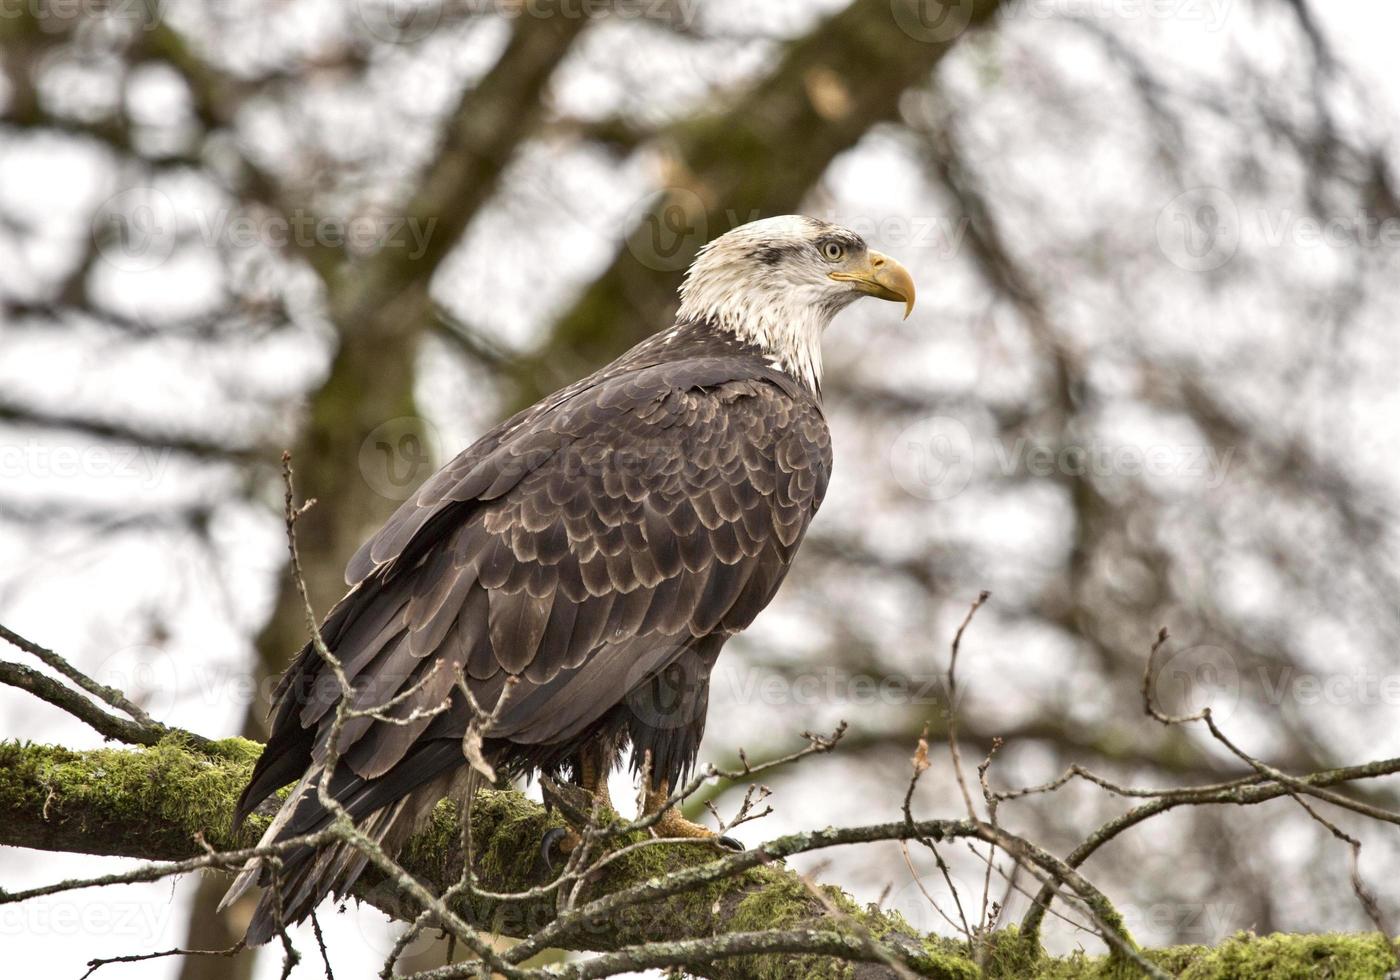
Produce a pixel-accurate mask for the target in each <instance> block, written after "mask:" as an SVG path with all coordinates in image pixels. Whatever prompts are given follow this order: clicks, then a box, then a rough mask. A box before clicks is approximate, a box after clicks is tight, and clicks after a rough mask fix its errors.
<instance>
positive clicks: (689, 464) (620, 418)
mask: <svg viewBox="0 0 1400 980" xmlns="http://www.w3.org/2000/svg"><path fill="white" fill-rule="evenodd" d="M802 220H807V219H802ZM813 224H814V225H817V224H819V223H813ZM828 227H829V226H828ZM721 241H723V240H721ZM785 244H786V245H789V246H791V245H792V244H793V243H791V242H785ZM801 244H802V242H801V241H800V240H799V241H798V242H797V243H796V245H797V246H799V247H800V245H801ZM862 247H863V246H862ZM766 264H767V265H771V263H766ZM833 278H835V277H833ZM906 278H907V275H906ZM843 288H844V287H843ZM684 312H685V311H684V310H683V313H684ZM826 316H827V319H829V316H830V314H829V313H828V314H827V315H826ZM830 472H831V447H830V439H829V434H828V431H827V427H826V422H825V420H824V418H823V416H822V409H821V405H820V401H819V397H818V395H817V391H816V385H815V384H808V383H803V382H802V381H799V380H798V379H797V378H795V377H794V376H793V373H790V372H789V371H787V370H784V369H783V363H782V359H781V358H778V357H775V356H774V351H773V350H771V349H769V348H768V347H766V346H764V345H763V344H762V343H761V342H756V341H755V339H754V338H752V337H747V336H744V335H743V333H742V331H738V332H736V331H734V330H732V329H728V328H727V326H726V324H725V323H723V322H717V321H716V320H715V319H712V318H689V319H682V320H681V321H680V322H678V324H677V325H676V326H675V327H673V328H672V329H671V330H668V331H666V332H665V333H662V334H658V335H656V336H654V337H652V338H651V339H649V340H647V341H645V342H643V343H642V344H640V345H638V346H637V347H636V348H634V349H633V350H631V351H630V352H628V353H627V354H626V355H624V356H623V357H621V358H620V359H619V360H617V361H615V362H614V363H612V364H610V365H608V366H607V367H606V368H603V369H602V370H601V371H599V372H597V373H595V374H593V375H591V376H590V377H588V378H585V379H584V380H582V381H579V382H578V383H576V384H574V385H572V386H570V387H568V388H566V389H563V390H562V391H559V392H557V393H555V394H554V395H551V396H550V397H548V398H546V399H545V400H543V401H541V402H540V403H538V404H537V405H535V406H533V407H531V408H529V409H527V410H525V411H523V412H521V413H520V414H518V415H516V416H515V417H514V418H511V419H509V420H507V421H506V422H503V423H502V424H501V425H499V426H497V427H496V428H495V429H493V430H492V431H491V432H489V433H487V434H486V435H485V436H483V437H482V438H481V439H480V440H478V441H477V442H476V443H475V444H474V445H472V446H471V447H470V448H468V449H467V450H466V451H465V452H463V453H462V454H461V455H459V456H458V457H457V458H456V459H454V460H453V461H452V462H451V463H449V464H448V465H447V466H445V467H444V468H443V469H442V470H441V471H439V472H438V473H437V474H436V475H435V476H433V477H432V478H431V479H430V480H429V481H428V482H427V483H426V484H425V485H424V486H423V487H422V488H421V490H420V491H419V492H418V494H417V495H416V496H415V497H414V498H412V499H411V500H409V501H407V502H406V503H405V504H404V505H403V506H402V507H400V508H399V510H398V511H397V512H396V513H395V514H394V515H393V516H392V517H391V518H390V519H389V521H388V522H387V523H386V524H385V525H384V527H383V528H382V529H381V530H380V531H379V532H378V533H377V534H376V535H375V536H374V537H373V538H372V539H370V541H368V542H367V543H366V544H365V545H364V546H363V547H362V548H361V549H360V550H359V552H358V553H357V554H356V555H355V556H354V558H353V559H352V560H351V562H350V564H349V567H348V570H347V573H346V578H347V582H348V583H349V584H350V585H351V590H350V592H349V593H348V594H347V595H346V596H345V598H344V599H342V600H341V601H340V602H339V603H338V604H337V605H336V607H335V608H334V609H333V610H332V611H331V613H330V614H329V616H327V617H326V620H325V622H324V624H323V626H322V636H323V638H324V640H325V642H326V644H327V646H328V647H329V648H330V649H331V650H332V651H334V653H335V654H336V656H337V657H338V658H339V659H340V660H341V662H342V663H343V665H344V668H345V671H346V674H347V675H348V677H349V679H350V681H351V683H352V685H353V686H354V689H355V695H354V698H353V701H352V705H353V706H354V707H357V708H370V707H374V706H377V705H381V704H384V703H385V702H387V701H389V700H390V699H392V698H394V697H396V696H398V695H400V694H402V693H403V692H405V691H408V690H410V689H412V688H414V686H415V685H419V684H421V687H419V688H418V689H417V690H416V691H414V693H413V694H412V696H410V697H407V698H405V699H404V700H403V701H402V702H401V703H399V704H397V705H395V707H394V708H392V709H390V710H388V711H386V712H385V714H386V715H387V716H389V717H390V718H397V719H404V718H407V717H408V716H409V715H410V714H411V713H412V712H413V711H414V710H415V709H425V708H428V707H431V706H433V705H437V704H439V703H441V702H443V701H444V700H446V701H447V704H448V707H447V708H446V710H444V711H442V712H440V713H437V714H434V715H432V716H429V717H421V718H417V719H416V720H412V721H408V722H406V723H397V724H396V723H394V722H392V721H387V720H378V719H373V718H367V717H365V718H356V719H353V720H351V721H349V722H348V723H347V724H346V726H345V728H344V730H343V731H342V733H341V737H340V740H339V753H340V761H339V765H338V766H337V768H336V770H335V772H334V773H333V775H332V778H331V792H332V794H333V795H334V797H335V798H336V800H337V801H339V803H340V804H341V805H342V806H344V807H345V808H346V809H347V810H348V812H349V813H350V815H351V816H352V817H353V818H354V819H355V820H356V821H357V823H359V824H360V825H361V826H362V827H363V828H364V829H365V830H366V832H367V833H369V834H370V835H371V836H372V837H375V838H377V839H380V840H382V841H383V843H384V845H385V846H386V847H387V848H389V849H390V850H391V851H392V850H394V849H397V847H398V846H400V844H401V843H402V841H403V840H404V839H405V838H406V837H407V835H408V834H409V833H410V832H411V830H412V829H413V826H414V824H415V823H416V822H417V820H418V819H419V817H420V816H421V815H422V814H423V813H424V812H426V811H427V810H428V809H429V808H431V806H432V805H433V804H434V803H436V801H437V800H438V799H440V798H441V797H442V796H444V795H446V794H447V793H449V792H453V791H454V789H460V788H461V787H462V786H463V784H471V783H472V779H471V778H470V777H469V776H468V774H469V772H470V770H469V768H468V766H467V763H466V760H465V758H464V756H463V751H462V747H461V740H462V736H463V734H464V733H465V732H466V730H467V727H468V724H469V722H470V721H471V714H470V709H469V707H468V703H467V701H466V699H465V697H464V696H463V694H462V692H461V691H460V690H459V689H456V688H455V682H456V679H457V678H458V677H459V676H462V677H464V678H465V682H466V685H467V686H468V688H469V689H470V691H471V692H472V695H473V696H474V698H475V699H476V701H477V702H478V703H479V704H480V705H481V706H482V707H483V708H484V709H485V710H487V711H491V710H492V708H493V707H494V706H495V705H496V703H497V700H498V699H499V698H500V696H501V692H502V690H503V688H504V687H505V682H506V678H507V677H516V678H518V683H517V684H516V686H515V689H514V690H513V691H512V693H511V695H510V698H509V699H508V701H507V703H506V705H505V707H504V709H503V710H502V711H501V712H500V713H499V715H498V716H497V717H496V719H495V721H494V722H493V724H492V725H491V727H490V729H489V730H488V731H487V732H486V733H485V736H486V737H485V744H484V754H485V756H486V758H487V759H488V760H489V761H490V762H491V764H492V765H493V766H494V767H496V769H497V771H498V772H500V773H502V774H504V775H507V776H517V775H524V774H530V773H534V772H545V773H550V774H560V773H562V772H566V771H569V772H573V773H574V774H575V776H576V777H577V774H578V773H579V772H580V771H581V764H580V760H581V758H582V754H583V753H584V752H585V751H586V750H588V749H589V748H590V747H598V746H603V747H605V748H606V750H607V751H606V757H607V759H608V760H611V759H613V758H615V757H616V754H617V751H618V750H620V749H621V748H622V747H624V746H626V745H627V744H630V745H631V749H632V765H633V768H634V769H637V768H639V767H640V766H641V764H642V760H643V758H644V757H646V755H647V754H649V755H650V758H651V760H652V770H651V773H652V781H653V784H654V785H655V784H661V783H662V782H663V781H665V782H669V783H670V784H672V785H674V784H675V782H676V781H677V780H679V779H681V778H683V776H684V775H685V773H686V772H687V771H688V770H689V769H690V768H691V767H692V766H693V764H694V762H695V759H696V754H697V751H698V748H699V744H700V739H701V735H702V733H703V731H704V725H705V713H706V704H707V697H708V686H709V675H710V671H711V668H712V667H713V665H714V662H715V658H716V657H717V656H718V654H719V652H720V649H721V647H722V646H723V645H724V643H725V641H726V640H727V639H728V638H729V637H730V636H732V635H733V634H734V633H737V632H738V631H740V630H742V629H744V628H745V627H747V626H748V625H749V624H750V623H751V622H752V621H753V619H754V617H755V616H756V615H757V614H758V612H759V611H760V610H762V609H763V607H764V606H766V605H767V604H768V602H769V601H770V600H771V599H772V597H773V595H774V593H775V592H776V590H777V588H778V586H779V585H780V584H781V583H782V581H783V578H784V577H785V576H786V575H787V572H788V570H789V568H790V567H791V564H792V560H793V557H794V555H795V553H796V551H797V547H798V545H799V544H800V543H801V541H802V538H803V535H804V534H805V533H806V531H807V527H808V525H809V523H810V522H811V520H812V517H813V515H814V514H815V513H816V510H817V508H818V507H819V506H820V504H821V501H822V496H823V494H824V493H825V491H826V487H827V481H828V478H829V476H830ZM425 678H426V680H425ZM339 697H340V692H339V690H338V688H337V686H336V684H335V683H334V679H333V678H332V677H331V676H330V674H329V671H328V670H326V669H325V668H324V665H323V664H322V662H321V659H320V657H319V656H318V655H317V654H316V652H315V650H314V649H313V648H312V647H311V646H310V645H308V646H307V647H306V648H304V649H303V650H302V651H301V653H300V655H299V656H298V657H297V658H296V660H295V661H294V663H293V664H292V666H291V667H290V668H289V669H288V671H287V673H286V675H285V676H284V677H283V678H282V681H281V684H280V685H279V687H278V689H277V692H276V697H275V705H274V710H273V718H272V735H271V738H270V739H269V741H268V744H267V747H266V750H265V751H264V753H263V755H262V758H261V759H259V761H258V764H257V767H256V769H255V770H254V773H253V776H252V779H251V780H250V782H249V784H248V786H247V788H246V789H245V791H244V793H243V795H242V797H241V799H240V800H239V804H238V810H237V819H238V820H239V821H242V820H243V818H244V817H246V816H247V814H248V813H249V812H251V810H252V809H253V808H254V807H256V806H257V805H258V804H260V803H261V802H262V801H263V800H264V799H266V798H267V797H268V796H270V795H271V794H272V793H273V792H274V791H275V790H277V789H278V788H279V787H281V786H283V785H285V784H287V783H289V782H292V781H295V780H298V779H300V780H301V782H300V783H299V785H298V788H297V789H296V790H294V792H293V795H292V797H291V798H289V800H288V802H287V803H286V804H285V805H284V806H283V808H282V810H281V812H280V813H279V815H278V818H277V821H276V822H275V823H274V825H273V827H272V828H271V829H270V830H269V832H268V834H267V836H266V837H265V840H280V839H286V838H288V837H291V836H295V835H299V834H303V833H307V832H310V831H314V830H316V829H319V828H320V827H323V826H325V825H326V824H327V822H328V821H329V820H330V814H329V813H328V811H327V810H326V809H325V808H324V807H323V806H322V805H321V803H320V802H319V800H318V799H317V794H316V792H315V789H314V785H315V781H316V780H317V779H318V778H319V773H320V766H321V764H322V763H323V762H324V760H325V758H326V749H327V747H326V739H327V738H328V735H329V732H330V726H331V720H332V719H333V717H334V710H333V709H334V707H335V704H336V702H337V701H338V699H339ZM364 864H365V861H364V859H363V857H360V856H358V855H356V854H355V853H354V852H352V851H350V850H348V849H347V848H344V847H342V846H335V847H329V848H324V849H322V850H321V851H320V852H319V853H313V852H312V851H311V850H309V849H303V850H302V851H300V852H292V853H289V854H287V855H285V856H284V859H283V872H282V875H281V877H280V879H279V887H280V889H281V891H282V904H283V908H284V910H285V915H286V917H287V919H288V920H289V921H298V920H300V919H301V918H303V917H304V916H306V915H307V914H308V913H309V912H310V910H311V909H312V908H313V907H314V906H315V905H316V903H318V902H319V901H320V900H321V898H323V897H324V896H325V895H326V894H327V892H329V891H332V890H335V891H336V892H342V891H343V890H344V889H346V888H348V887H349V885H350V884H351V883H352V882H353V881H354V879H355V877H356V876H357V875H358V874H359V872H360V871H361V870H362V869H363V867H364ZM255 870H256V869H249V871H246V872H245V873H244V875H243V877H242V879H241V880H240V881H239V882H238V883H236V884H235V886H234V888H233V889H231V891H230V894H229V897H228V898H226V901H228V900H230V899H231V898H233V897H235V896H236V895H237V894H238V893H239V892H241V891H242V889H243V888H246V887H247V885H248V883H249V882H250V880H251V879H252V877H253V876H254V874H255ZM264 883H266V882H264ZM271 911H272V902H271V898H270V895H269V894H265V895H264V897H263V899H262V902H261V903H260V905H259V908H258V911H257V914H256V915H255V917H254V919H253V923H252V925H251V926H250V929H249V937H248V938H249V940H250V941H251V942H262V941H266V940H267V939H268V938H270V937H271V934H272V929H273V923H272V916H271Z"/></svg>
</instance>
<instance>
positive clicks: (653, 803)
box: [642, 779, 744, 851]
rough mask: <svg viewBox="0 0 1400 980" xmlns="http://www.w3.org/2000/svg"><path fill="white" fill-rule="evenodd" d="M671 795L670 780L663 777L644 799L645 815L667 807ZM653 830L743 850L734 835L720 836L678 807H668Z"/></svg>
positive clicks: (656, 832)
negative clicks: (690, 818)
mask: <svg viewBox="0 0 1400 980" xmlns="http://www.w3.org/2000/svg"><path fill="white" fill-rule="evenodd" d="M670 796H671V784H670V781H669V780H666V779H663V780H661V782H660V784H659V785H657V786H656V787H655V788H654V789H648V790H647V792H646V798H645V800H644V801H643V806H642V813H643V815H644V816H648V817H650V816H652V815H654V814H655V813H657V812H658V811H660V810H662V808H663V807H666V801H667V800H668V799H669V798H670ZM651 832H652V833H653V834H655V835H656V836H657V837H684V838H689V839H691V840H707V841H711V842H713V843H715V844H716V845H718V846H719V847H722V848H724V849H725V850H727V851H742V850H743V849H744V845H743V844H741V843H739V842H738V841H736V840H735V839H734V838H733V837H720V836H718V835H716V834H715V832H714V831H713V830H710V829H709V828H708V827H702V826H700V825H699V824H698V823H692V822H691V821H689V820H687V819H686V818H685V817H683V816H681V811H680V809H679V808H678V807H675V806H670V807H666V809H665V811H664V812H662V813H661V819H660V820H658V821H657V822H656V823H655V824H653V825H652V828H651Z"/></svg>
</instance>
